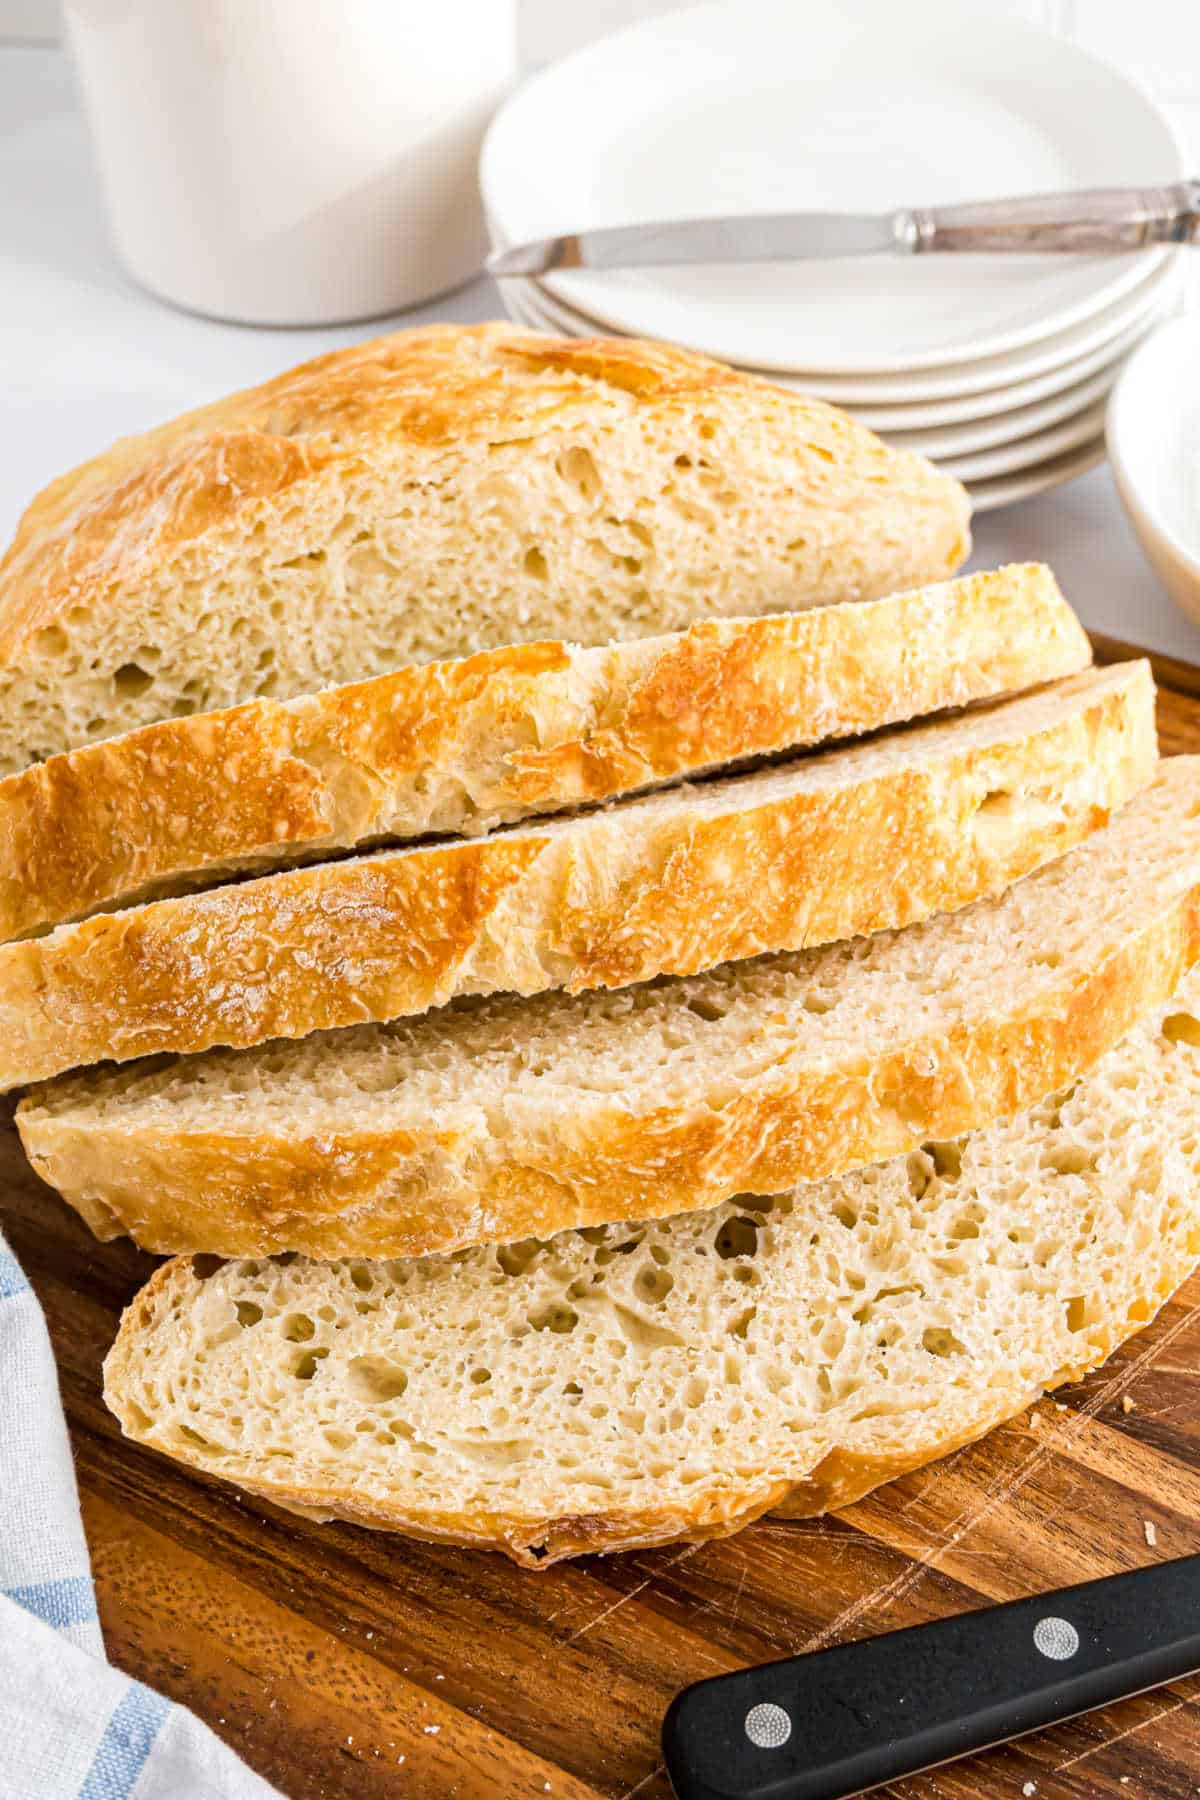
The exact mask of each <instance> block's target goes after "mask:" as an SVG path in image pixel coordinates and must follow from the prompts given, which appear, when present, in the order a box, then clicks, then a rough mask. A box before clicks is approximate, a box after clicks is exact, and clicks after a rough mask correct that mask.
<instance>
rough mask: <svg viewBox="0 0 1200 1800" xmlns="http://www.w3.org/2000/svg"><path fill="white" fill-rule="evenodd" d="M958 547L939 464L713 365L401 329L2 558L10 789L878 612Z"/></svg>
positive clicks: (134, 453) (91, 473)
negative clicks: (598, 658)
mask: <svg viewBox="0 0 1200 1800" xmlns="http://www.w3.org/2000/svg"><path fill="white" fill-rule="evenodd" d="M969 543H970V538H969V531H968V502H967V497H966V494H965V493H964V491H963V489H962V488H961V487H960V486H959V484H958V483H957V482H956V481H954V480H952V479H951V478H950V477H949V476H947V475H943V474H941V473H940V472H939V471H938V470H937V469H935V468H934V467H933V466H932V464H930V463H928V462H926V461H925V459H924V458H923V457H921V456H918V455H915V454H914V453H912V452H911V451H898V450H891V449H889V448H888V447H887V446H886V445H885V444H883V443H881V442H880V440H879V439H878V438H876V437H874V436H873V435H872V434H871V433H870V432H869V431H867V430H865V429H864V428H863V427H862V426H860V425H856V424H855V423H854V421H853V420H852V419H849V418H847V417H846V415H845V414H844V413H839V412H837V411H835V410H834V409H833V408H831V407H828V406H824V405H822V404H820V403H819V402H817V401H808V400H804V399H801V398H800V397H799V396H798V395H796V394H793V393H790V392H787V391H786V390H784V389H783V388H779V387H776V386H773V385H772V384H770V383H768V382H766V381H762V380H759V379H757V378H755V377H753V376H749V375H743V374H740V373H738V372H737V371H735V370H733V369H729V368H726V367H724V366H723V365H722V364H720V363H714V362H711V361H709V360H708V359H707V358H704V357H700V356H695V355H692V354H690V353H688V352H686V351H683V350H678V349H674V348H671V347H669V346H666V345H661V344H645V343H640V342H638V341H636V340H634V339H629V338H620V339H606V338H596V339H591V340H589V341H587V342H580V341H578V340H573V339H561V338H553V337H544V336H542V335H540V334H538V333H533V332H527V331H522V330H520V329H517V328H514V327H512V326H508V325H485V326H476V327H473V328H470V329H465V328H463V327H461V326H449V325H447V326H435V327H430V328H425V329H421V330H417V331H406V332H398V333H396V334H395V335H394V336H391V337H384V338H378V339H376V340H375V341H374V342H371V343H362V344H354V345H351V346H349V347H348V348H346V349H344V350H338V351H335V352H333V353H332V354H331V355H328V356H322V357H319V358H318V359H317V360H316V361H315V362H311V363H307V364H305V365H304V366H303V367H301V368H297V369H291V370H289V371H288V372H287V373H285V374H283V375H280V376H278V377H276V379H274V380H273V381H268V382H266V383H265V384H264V385H263V386H262V387H258V388H253V389H250V390H248V391H247V392H245V393H241V394H234V395H232V396H231V397H230V398H229V399H226V400H219V401H217V402H216V403H215V404H213V405H211V406H205V407H202V408H200V410H199V411H197V412H192V413H188V414H186V415H184V416H183V417H182V418H179V419H176V420H174V421H173V422H172V423H171V424H169V425H164V426H163V427H161V428H160V429H159V430H157V431H151V432H147V433H146V434H145V435H144V436H141V437H135V438H126V439H124V440H123V441H121V442H120V443H117V444H114V445H113V446H112V448H111V449H110V450H107V451H106V452H105V453H104V454H103V455H102V456H99V457H97V458H96V459H95V460H94V461H93V462H89V463H85V464H84V465H83V466H82V467H81V468H78V469H74V470H72V471H71V472H70V473H69V474H67V475H64V476H63V477H62V478H61V479H60V480H58V481H55V482H53V483H51V485H50V486H49V487H48V488H46V489H45V490H44V491H43V492H42V493H40V494H39V495H38V496H37V498H36V499H35V500H34V501H33V502H32V504H31V505H30V507H29V509H28V511H27V512H26V514H25V516H24V518H23V519H22V520H21V522H20V524H19V526H18V528H17V533H16V537H15V539H14V541H13V544H12V546H11V548H10V549H9V551H8V554H7V555H6V557H5V558H4V560H3V562H2V563H0V773H8V772H10V771H12V770H14V769H17V768H21V767H23V766H25V765H26V764H28V763H30V762H34V761H37V760H39V759H41V758H43V757H46V756H49V755H51V754H53V753H55V752H57V751H60V750H69V749H73V748H75V747H76V746H77V745H79V744H82V743H88V742H92V741H94V740H96V739H98V738H105V737H111V736H113V735H114V734H116V733H118V732H122V731H128V730H131V729H132V728H134V727H136V726H138V725H144V724H147V723H149V722H150V721H151V720H153V719H164V718H172V717H177V716H179V715H180V714H187V713H192V712H209V711H212V710H213V709H214V708H217V707H222V706H231V705H236V704H239V703H240V702H242V701H245V700H249V699H251V698H253V697H254V696H255V695H266V696H273V697H274V698H276V699H289V698H291V697H292V696H293V695H296V694H303V693H308V692H311V691H312V690H313V689H315V688H319V687H322V686H325V685H327V684H329V683H332V682H337V681H356V680H359V679H362V678H364V677H366V676H370V675H378V674H383V673H385V672H386V671H388V670H391V669H395V668H397V667H399V666H400V665H401V664H404V663H409V662H420V661H425V660H427V659H428V658H430V657H445V656H458V655H462V654H464V653H467V652H470V651H474V650H477V649H485V648H488V647H491V646H494V645H499V644H511V643H516V642H519V641H521V640H522V639H528V638H539V637H563V638H568V639H570V640H572V641H575V642H578V643H584V644H598V643H605V642H607V641H608V639H609V638H611V637H613V636H614V635H619V636H627V637H632V636H637V635H643V636H644V635H647V634H650V633H659V632H663V631H677V630H679V629H681V628H682V627H683V626H685V625H687V624H689V623H690V622H691V621H692V620H693V619H695V618H701V617H704V616H706V615H709V614H713V615H717V616H740V615H745V614H749V613H765V612H778V611H781V610H783V609H785V608H795V607H803V606H810V605H814V604H817V603H821V602H825V601H829V600H858V599H863V600H870V599H873V598H875V597H876V596H877V595H880V594H886V593H891V592H892V591H894V590H895V589H898V588H903V587H910V586H915V585H917V584H918V583H921V582H925V581H938V580H941V579H942V578H943V577H944V576H946V575H951V574H953V572H954V570H955V569H956V568H957V567H958V565H959V563H960V562H961V561H962V560H963V558H964V556H965V555H966V553H967V550H968V548H969Z"/></svg>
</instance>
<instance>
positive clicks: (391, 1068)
mask: <svg viewBox="0 0 1200 1800" xmlns="http://www.w3.org/2000/svg"><path fill="white" fill-rule="evenodd" d="M1198 955H1200V758H1195V757H1189V758H1183V757H1178V758H1174V759H1172V760H1170V761H1169V762H1167V763H1165V764H1163V766H1162V773H1161V775H1160V777H1159V778H1158V779H1157V780H1156V782H1155V784H1154V786H1153V787H1151V788H1150V789H1149V790H1148V791H1147V792H1146V794H1144V795H1143V796H1141V797H1140V798H1139V799H1137V800H1135V801H1133V802H1132V803H1131V804H1130V805H1129V806H1128V807H1126V808H1125V810H1124V812H1122V813H1121V814H1119V815H1118V817H1117V818H1116V819H1115V820H1114V822H1113V823H1112V824H1111V825H1110V826H1109V828H1108V830H1107V831H1103V832H1097V833H1096V834H1095V835H1094V836H1093V837H1091V838H1089V839H1088V841H1087V843H1086V844H1083V845H1081V846H1080V847H1079V848H1078V849H1076V850H1073V851H1072V852H1071V853H1070V854H1069V855H1067V856H1064V857H1063V858H1062V859H1061V860H1060V861H1058V862H1056V863H1053V864H1051V865H1050V866H1049V867H1047V868H1045V869H1042V870H1041V871H1040V872H1039V873H1038V874H1036V875H1031V876H1030V877H1029V878H1028V879H1027V880H1026V881H1023V882H1020V883H1019V884H1018V885H1017V886H1016V887H1014V888H1012V889H1010V890H1009V892H1008V893H1007V894H1005V895H1004V896H1003V898H1002V899H999V900H995V901H985V902H981V903H979V904H978V905H975V906H972V907H969V908H967V909H965V910H964V911H961V912H958V913H954V914H952V915H948V916H943V917H941V918H937V919H932V920H930V921H929V922H928V923H927V924H923V925H915V926H912V927H910V928H909V929H908V930H907V931H902V932H891V933H885V934H881V935H879V936H876V937H873V938H867V939H860V940H858V941H856V942H854V943H849V944H837V945H834V946H832V947H830V948H827V949H822V950H814V951H804V952H801V953H799V954H794V955H787V956H775V957H764V958H761V959H759V960H758V961H755V962H748V963H741V964H736V965H728V966H726V967H724V968H719V969H714V970H711V971H710V972H709V973H708V974H705V975H699V976H695V977H693V978H692V979H690V980H685V981H672V982H659V983H655V984H652V985H647V986H643V987H636V988H629V989H625V990H623V991H622V992H620V993H593V994H584V995H581V996H579V997H577V998H574V999H571V998H567V997H565V996H560V995H556V996H544V997H543V998H541V999H540V1000H533V1001H530V1000H526V1001H517V1000H513V999H509V998H505V999H500V1000H490V1001H486V1002H484V1003H482V1004H480V1003H473V1004H467V1005H460V1006H456V1007H453V1008H451V1009H449V1010H448V1011H445V1012H442V1013H438V1014H434V1015H432V1016H430V1017H428V1018H424V1019H419V1020H416V1021H413V1022H412V1023H409V1024H405V1025H397V1026H393V1027H391V1028H389V1029H380V1028H377V1027H374V1028H367V1029H362V1030H358V1031H353V1032H347V1033H343V1034H337V1035H331V1036H324V1037H317V1038H312V1039H310V1040H308V1041H307V1042H305V1043H302V1044H295V1045H286V1044H276V1045H272V1046H270V1047H268V1048H266V1049H263V1050H261V1051H253V1052H246V1053H243V1054H242V1055H215V1056H206V1057H197V1058H195V1059H192V1060H189V1061H184V1062H178V1063H173V1064H169V1065H167V1066H165V1067H152V1068H150V1069H149V1070H147V1069H144V1068H142V1069H133V1070H118V1071H115V1072H110V1073H104V1074H98V1075H94V1076H91V1077H86V1076H81V1077H77V1078H75V1079H72V1080H68V1081H62V1082H59V1083H56V1084H54V1085H52V1086H50V1087H48V1088H46V1089H43V1090H40V1091H39V1092H37V1093H35V1094H34V1095H32V1096H30V1097H29V1098H28V1099H26V1100H25V1101H24V1102H23V1103H22V1105H21V1107H20V1108H19V1110H18V1113H17V1123H18V1126H19V1128H20V1132H21V1136H22V1139H23V1141H24V1144H25V1148H26V1150H27V1151H28V1153H29V1155H30V1158H31V1160H32V1162H33V1164H34V1166H35V1168H36V1169H37V1170H38V1171H39V1173H40V1174H42V1175H43V1176H45V1178H46V1179H47V1180H48V1181H50V1182H52V1183H53V1185H54V1186H55V1187H57V1188H59V1189H60V1190H61V1191H62V1193H63V1194H65V1196H66V1197H67V1199H68V1200H69V1201H70V1202H71V1204H72V1205H73V1206H75V1207H77V1208H78V1210H79V1211H80V1212H81V1213H82V1214H83V1215H84V1217H85V1218H86V1219H87V1221H88V1223H89V1225H91V1227H92V1229H93V1230H94V1231H95V1232H96V1233H97V1235H98V1236H100V1237H111V1236H114V1235H115V1234H117V1233H118V1232H122V1231H127V1232H129V1233H130V1235H131V1236H133V1237H134V1238H136V1239H137V1241H138V1242H139V1243H141V1244H142V1245H143V1246H144V1247H145V1248H147V1249H153V1250H169V1249H176V1250H212V1251H219V1252H221V1253H228V1254H259V1253H266V1252H271V1251H278V1250H303V1251H306V1252H308V1253H309V1254H311V1255H314V1256H337V1255H394V1254H409V1253H411V1254H421V1253H424V1252H426V1251H430V1250H440V1249H453V1248H455V1247H456V1246H460V1245H464V1244H472V1243H475V1244H478V1243H503V1242H506V1241H508V1240H510V1239H515V1238H520V1237H522V1236H525V1235H527V1234H529V1233H531V1232H533V1233H537V1234H538V1235H539V1236H546V1235H548V1234H549V1233H550V1232H552V1231H556V1230H559V1229H561V1228H562V1227H564V1226H567V1225H591V1224H599V1223H604V1222H607V1221H610V1220H616V1219H630V1218H633V1219H639V1218H642V1219H644V1218H649V1217H655V1216H662V1215H664V1214H667V1213H671V1212H676V1211H681V1210H685V1209H689V1208H698V1207H702V1206H712V1205H715V1204H717V1203H718V1202H719V1201H722V1200H725V1199H728V1198H729V1197H730V1196H731V1195H734V1194H738V1193H743V1192H753V1193H778V1192H780V1191H781V1190H783V1189H784V1188H787V1187H790V1186H792V1185H793V1184H794V1183H795V1182H797V1181H808V1180H814V1179H817V1178H819V1177H822V1176H825V1175H833V1174H841V1173H843V1172H845V1171H846V1170H847V1169H852V1168H854V1167H857V1166H860V1165H862V1164H865V1163H871V1162H876V1161H879V1160H881V1159H882V1158H884V1157H887V1156H892V1155H896V1154H898V1153H900V1152H902V1151H908V1150H911V1149H913V1148H914V1147H915V1146H918V1145H920V1144H921V1143H923V1142H924V1141H926V1140H928V1139H930V1138H949V1137H954V1136H957V1135H959V1134H960V1133H962V1132H964V1131H968V1130H972V1129H977V1128H980V1127H984V1126H989V1125H991V1124H993V1123H995V1122H996V1121H997V1120H1001V1119H1007V1118H1011V1117H1013V1116H1014V1115H1015V1114H1016V1113H1018V1112H1019V1111H1021V1110H1022V1108H1025V1107H1028V1106H1031V1105H1032V1104H1034V1102H1036V1101H1038V1100H1040V1099H1041V1098H1042V1097H1043V1096H1044V1095H1046V1094H1047V1093H1049V1092H1051V1091H1052V1090H1053V1089H1055V1088H1058V1087H1062V1086H1064V1085H1065V1084H1066V1083H1068V1082H1070V1081H1072V1080H1074V1079H1075V1077H1076V1076H1078V1075H1079V1074H1080V1073H1081V1072H1082V1071H1084V1070H1086V1069H1087V1068H1089V1067H1090V1066H1091V1065H1092V1064H1093V1063H1094V1062H1095V1061H1096V1060H1097V1059H1098V1058H1099V1057H1100V1056H1102V1055H1104V1053H1105V1052H1106V1051H1107V1050H1109V1049H1110V1048H1111V1047H1112V1046H1113V1045H1114V1044H1115V1043H1116V1042H1118V1041H1119V1039H1120V1038H1121V1037H1123V1036H1124V1035H1125V1033H1126V1032H1127V1031H1129V1030H1130V1029H1132V1027H1133V1026H1134V1025H1136V1023H1137V1022H1138V1020H1139V1019H1140V1018H1141V1017H1142V1016H1143V1014H1145V1013H1146V1012H1147V1011H1148V1010H1149V1009H1150V1008H1152V1007H1153V1006H1155V1005H1156V1004H1158V1003H1159V1002H1160V1001H1163V1000H1165V999H1166V998H1167V996H1168V995H1169V994H1170V993H1171V992H1172V990H1173V989H1174V988H1175V986H1176V984H1177V983H1178V981H1179V980H1180V979H1181V977H1182V976H1183V974H1184V972H1185V971H1186V970H1187V968H1188V967H1189V966H1190V965H1191V964H1192V963H1193V962H1194V961H1195V960H1196V958H1197V956H1198Z"/></svg>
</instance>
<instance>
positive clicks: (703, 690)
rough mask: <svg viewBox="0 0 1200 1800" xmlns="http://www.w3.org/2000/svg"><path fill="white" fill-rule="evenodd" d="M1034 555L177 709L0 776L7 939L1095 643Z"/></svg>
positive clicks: (755, 751)
mask: <svg viewBox="0 0 1200 1800" xmlns="http://www.w3.org/2000/svg"><path fill="white" fill-rule="evenodd" d="M1090 661H1091V647H1090V645H1089V643H1088V640H1087V637H1086V635H1085V634H1084V631H1083V628H1082V626H1081V625H1080V624H1079V622H1078V620H1077V619H1076V618H1075V616H1074V614H1073V613H1072V611H1071V609H1070V607H1069V606H1068V605H1067V603H1066V601H1065V600H1064V599H1063V597H1062V595H1061V594H1060V593H1059V591H1058V586H1057V584H1056V582H1055V580H1054V577H1053V575H1052V574H1051V573H1050V571H1049V569H1047V568H1045V567H1044V566H1043V565H1041V564H1038V563H1029V564H1021V565H1017V566H1013V567H1008V568H1004V569H996V570H993V571H991V572H989V573H987V574H979V575H968V576H964V577H962V578H961V579H960V580H958V581H950V582H939V583H935V584H934V585H933V586H932V587H926V588H919V589H916V590H915V591H910V592H909V593H903V594H892V595H889V596H888V597H887V598H885V599H882V600H876V601H870V602H857V601H855V602H851V603H848V604H845V605H830V606H819V607H810V608H808V609H807V610H806V611H803V612H788V613H780V614H775V615H772V616H770V617H766V618H753V619H703V620H699V621H697V622H696V623H695V624H694V625H691V626H689V627H688V629H687V630H686V631H682V632H677V633H674V634H672V635H670V636H667V637H652V638H638V639H635V640H625V641H622V642H620V643H616V644H612V645H602V646H593V647H591V648H588V649H582V648H580V647H579V646H577V645H572V644H566V643H563V642H561V641H545V640H543V641H542V642H540V643H531V644H515V645H509V646H506V647H504V648H502V649H499V650H486V651H480V652H479V653H478V654H477V655H475V656H467V657H464V658H461V659H460V660H457V661H453V662H434V663H424V664H415V665H410V666H409V667H407V668H404V669H399V670H396V671H395V672H394V673H392V674H390V675H376V676H374V677H372V678H370V679H368V680H366V681H361V682H354V683H349V684H347V685H345V686H342V687H336V688H328V689H325V690H324V691H322V692H321V693H317V694H307V695H303V696H301V697H300V698H299V699H295V700H287V701H278V700H267V699H257V700H251V701H248V702H247V703H246V704H245V705H243V706H238V707H232V708H230V709H228V710H226V711H223V712H217V713H202V714H200V715H198V716H197V717H195V718H171V719H162V720H159V721H158V722H156V723H154V724H150V725H143V726H141V727H140V728H139V729H137V730H135V731H131V732H127V733H125V734H124V735H122V736H120V737H115V738H108V739H106V740H105V741H104V742H103V743H99V744H86V745H84V746H83V747H82V748H80V749H77V750H74V751H70V752H65V753H64V754H62V755H59V756H53V757H51V758H50V759H49V761H48V762H44V763H38V764H36V765H35V766H33V767H32V768H28V769H23V770H21V771H19V772H18V773H16V774H13V775H9V776H8V777H7V778H6V779H3V780H0V939H11V938H16V937H21V936H25V935H27V934H31V933H33V932H36V931H39V930H45V929H46V928H47V927H48V926H53V925H56V924H61V923H64V922H65V921H66V920H68V919H72V918H77V917H82V916H83V915H84V914H86V913H89V912H93V911H96V910H99V909H101V908H105V909H107V908H108V907H111V906H112V905H113V904H114V903H125V904H128V903H129V902H130V901H131V900H139V899H148V898H151V897H158V896H160V895H164V894H168V893H171V892H181V891H183V890H184V889H186V888H188V887H195V886H198V885H201V884H206V883H208V882H211V881H213V880H219V879H222V878H226V877H228V876H230V875H232V874H240V873H245V872H250V873H255V872H259V871H261V870H263V869H266V868H269V867H272V866H278V865H286V864H287V863H289V862H296V861H300V860H312V859H313V858H315V857H319V856H322V855H328V854H329V853H330V852H331V851H334V850H349V849H353V848H355V847H357V846H360V845H363V844H366V843H368V842H372V841H374V842H380V841H385V840H402V839H406V838H418V837H422V836H425V835H428V834H433V833H447V832H471V833H478V832H481V831H485V830H490V829H491V828H492V827H494V826H496V825H502V824H508V823H511V822H512V821H514V820H517V819H520V818H523V817H525V816H527V815H530V814H534V813H540V812H554V811H557V810H560V809H563V808H568V807H572V806H581V805H589V804H594V803H595V802H597V801H602V800H607V799H609V798H611V797H613V796H615V795H619V794H623V793H631V792H634V791H635V790H637V789H639V788H646V787H652V786H654V785H656V784H658V783H661V782H665V781H672V780H677V779H678V778H679V777H681V776H687V775H694V774H697V773H700V772H702V771H704V770H707V769H713V768H717V767H719V766H721V765H722V764H728V763H733V762H739V761H741V760H742V759H748V758H752V757H761V756H770V755H776V754H778V753H779V752H781V751H785V750H787V749H789V748H793V747H801V746H806V745H809V744H814V743H819V742H821V741H822V740H825V739H830V738H846V737H854V736H858V735H861V734H862V733H865V732H870V731H875V730H877V729H879V728H880V727H881V726H884V725H889V724H895V723H898V722H899V721H902V720H905V719H912V718H919V717H921V716H922V715H925V714H928V713H933V712H937V711H938V710H940V709H941V708H944V707H950V706H963V705H966V704H968V703H970V702H972V701H978V700H982V699H987V698H989V697H992V696H996V695H1000V694H1004V693H1008V692H1017V691H1019V690H1021V689H1023V688H1028V687H1031V686H1034V685H1036V684H1039V683H1043V682H1047V681H1051V680H1054V679H1055V678H1057V677H1061V676H1065V675H1070V674H1073V673H1075V672H1076V671H1077V670H1081V669H1084V668H1086V667H1087V665H1088V663H1089V662H1090Z"/></svg>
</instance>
